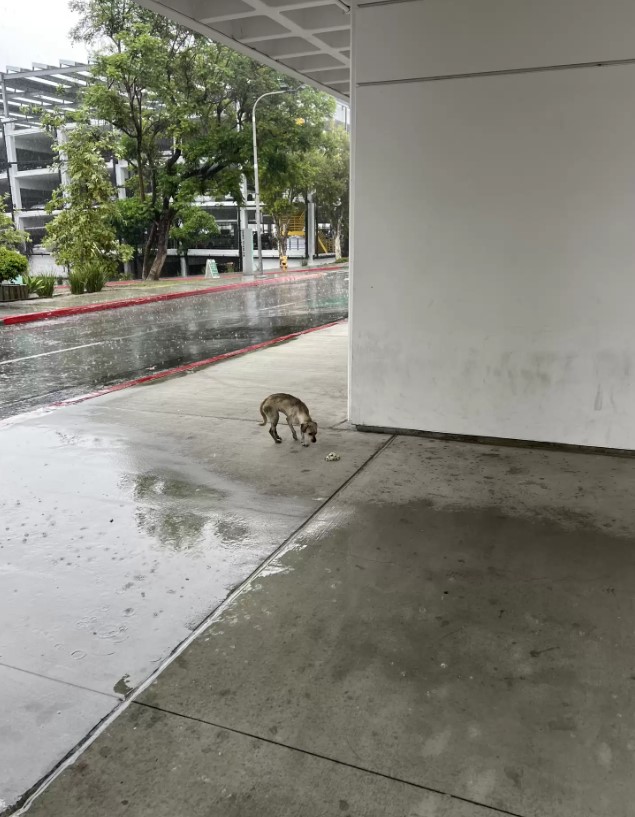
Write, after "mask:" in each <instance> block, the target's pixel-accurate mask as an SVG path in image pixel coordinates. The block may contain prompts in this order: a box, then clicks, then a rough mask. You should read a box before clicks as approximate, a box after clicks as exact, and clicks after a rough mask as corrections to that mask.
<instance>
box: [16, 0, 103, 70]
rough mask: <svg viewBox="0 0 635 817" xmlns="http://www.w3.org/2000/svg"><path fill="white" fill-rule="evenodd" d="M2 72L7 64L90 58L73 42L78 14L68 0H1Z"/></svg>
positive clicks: (22, 65) (56, 61)
mask: <svg viewBox="0 0 635 817" xmlns="http://www.w3.org/2000/svg"><path fill="white" fill-rule="evenodd" d="M0 21H1V22H0V71H6V68H7V65H18V66H20V67H22V68H31V64H32V63H34V62H43V63H48V64H52V65H59V61H60V60H77V61H78V62H82V61H84V60H86V58H87V53H86V49H85V47H84V46H82V45H74V44H71V40H70V37H69V34H68V32H69V30H70V29H71V27H72V26H73V25H74V23H75V17H74V15H73V14H71V12H70V11H69V9H68V0H0Z"/></svg>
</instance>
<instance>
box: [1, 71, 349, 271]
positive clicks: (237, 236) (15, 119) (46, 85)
mask: <svg viewBox="0 0 635 817" xmlns="http://www.w3.org/2000/svg"><path fill="white" fill-rule="evenodd" d="M90 80H91V75H90V66H89V65H85V64H78V63H74V62H61V63H60V65H59V66H44V65H40V64H35V65H34V66H33V67H32V68H31V69H22V68H9V69H8V70H7V72H5V73H0V93H1V99H0V106H1V110H2V114H3V115H2V119H1V120H0V122H1V128H0V196H6V199H7V201H8V204H9V209H10V211H11V213H12V215H13V218H14V222H15V224H16V226H18V227H19V228H21V229H24V230H26V231H27V232H28V233H29V234H30V235H31V238H32V245H31V246H30V247H29V253H30V263H31V267H32V270H33V272H35V273H36V274H38V273H41V272H49V273H55V274H59V275H65V271H64V270H63V269H60V268H58V267H57V266H56V265H55V262H54V260H53V258H52V257H51V255H50V254H49V253H48V252H47V251H46V250H45V249H44V248H43V246H42V241H43V239H44V236H45V228H46V224H47V222H48V221H50V219H51V218H52V215H49V214H48V213H47V212H46V207H47V205H48V203H49V201H50V199H51V194H52V192H53V191H54V190H55V189H56V188H57V187H58V186H59V185H60V184H61V183H62V181H63V174H64V167H63V164H62V165H61V168H59V167H58V166H57V163H56V156H55V153H54V151H53V143H54V141H55V140H56V139H61V140H63V138H64V135H63V133H51V132H50V131H49V130H47V129H45V128H44V127H43V126H42V124H41V122H40V121H39V118H38V116H37V115H36V114H35V113H29V109H30V107H32V106H37V107H38V108H41V107H43V108H49V109H51V110H52V109H55V108H58V109H62V110H64V109H66V110H72V109H73V107H74V106H75V105H76V104H77V95H78V92H79V91H80V90H81V89H82V88H83V87H85V86H86V84H87V83H88V82H90ZM335 124H336V125H337V126H339V127H343V128H345V129H346V130H347V131H348V130H350V111H349V108H348V105H346V104H344V103H342V102H341V101H338V103H337V106H336V112H335ZM109 169H110V174H111V179H112V182H113V185H115V187H116V188H117V194H118V195H119V196H120V197H122V198H125V196H126V186H125V183H126V178H127V167H126V164H125V162H117V161H116V160H113V161H112V162H111V163H110V168H109ZM244 195H245V206H244V207H240V206H239V205H238V203H237V202H235V201H233V200H232V199H231V197H227V198H225V199H223V200H220V201H219V200H214V199H211V198H208V197H200V198H199V199H198V200H197V204H198V205H199V206H200V207H203V208H205V209H206V210H207V211H208V212H210V213H211V214H212V215H213V216H214V218H215V219H216V222H217V224H218V227H219V231H220V232H219V235H217V236H213V237H211V238H210V239H209V240H208V241H207V242H205V243H204V244H203V245H201V246H200V247H198V248H196V249H192V250H190V251H189V252H188V258H187V262H185V261H184V260H183V259H181V258H180V257H179V256H178V253H177V250H176V247H175V246H172V247H171V248H170V250H169V253H168V261H167V262H166V271H165V274H166V275H170V274H175V275H176V274H179V273H187V270H189V271H190V272H191V273H193V274H195V273H199V272H201V271H202V269H203V268H204V266H205V262H206V260H207V259H208V258H214V259H215V260H216V262H217V264H218V265H219V268H220V269H224V268H225V267H226V266H227V265H228V264H231V265H232V266H233V267H234V268H235V269H241V268H242V266H243V265H244V264H245V254H246V253H247V252H248V250H247V248H245V246H244V243H245V240H244V235H245V226H247V227H248V228H249V229H248V230H247V234H248V235H249V238H248V241H251V243H252V249H253V247H254V246H255V235H252V234H253V233H254V232H255V224H256V214H255V203H254V196H253V191H252V190H251V189H248V188H247V187H246V188H245V194H244ZM262 226H263V265H264V266H265V268H269V267H271V268H275V267H278V266H279V258H278V251H277V249H276V246H275V234H274V233H275V230H274V227H273V224H272V220H271V218H269V217H268V216H267V214H266V213H264V214H263V216H262ZM292 227H293V229H292V231H291V234H290V237H289V242H288V257H289V261H290V264H292V265H293V264H298V265H299V264H300V263H301V262H302V259H304V258H308V257H311V258H318V257H320V256H324V257H329V256H332V245H331V243H330V242H329V239H328V228H329V225H328V223H325V222H323V221H321V219H320V214H319V211H316V208H315V206H314V205H313V204H312V203H309V205H308V206H307V209H306V212H305V214H304V216H303V217H300V218H299V219H298V220H297V221H296V223H295V224H293V225H292Z"/></svg>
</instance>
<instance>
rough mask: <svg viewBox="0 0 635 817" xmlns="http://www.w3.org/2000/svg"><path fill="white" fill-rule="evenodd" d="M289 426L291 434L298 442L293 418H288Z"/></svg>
mask: <svg viewBox="0 0 635 817" xmlns="http://www.w3.org/2000/svg"><path fill="white" fill-rule="evenodd" d="M287 425H288V426H289V428H290V429H291V433H292V434H293V439H294V440H295V441H296V442H297V440H298V435H297V434H296V433H295V428H294V427H293V423H292V422H291V418H290V417H287Z"/></svg>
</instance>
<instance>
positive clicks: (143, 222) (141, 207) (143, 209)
mask: <svg viewBox="0 0 635 817" xmlns="http://www.w3.org/2000/svg"><path fill="white" fill-rule="evenodd" d="M115 208H116V212H115V220H114V228H115V231H116V233H117V237H118V239H119V240H120V241H121V242H122V243H123V244H129V245H130V246H131V247H132V260H133V262H134V269H135V272H136V270H137V261H138V257H139V247H141V246H142V245H143V244H144V243H145V239H146V236H147V234H148V231H149V229H150V225H151V224H152V210H151V208H150V205H149V204H148V203H147V202H143V201H141V200H140V199H139V198H138V197H136V196H133V197H131V198H126V199H117V201H116V202H115Z"/></svg>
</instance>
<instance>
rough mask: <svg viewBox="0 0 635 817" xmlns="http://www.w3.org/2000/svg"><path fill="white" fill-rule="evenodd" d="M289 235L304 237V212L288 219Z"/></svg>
mask: <svg viewBox="0 0 635 817" xmlns="http://www.w3.org/2000/svg"><path fill="white" fill-rule="evenodd" d="M289 235H290V236H291V235H295V236H303V235H304V211H303V212H301V213H297V214H296V215H295V216H291V218H290V219H289Z"/></svg>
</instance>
